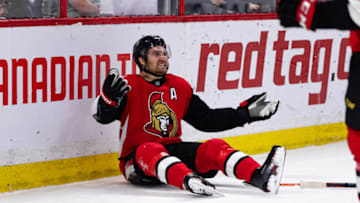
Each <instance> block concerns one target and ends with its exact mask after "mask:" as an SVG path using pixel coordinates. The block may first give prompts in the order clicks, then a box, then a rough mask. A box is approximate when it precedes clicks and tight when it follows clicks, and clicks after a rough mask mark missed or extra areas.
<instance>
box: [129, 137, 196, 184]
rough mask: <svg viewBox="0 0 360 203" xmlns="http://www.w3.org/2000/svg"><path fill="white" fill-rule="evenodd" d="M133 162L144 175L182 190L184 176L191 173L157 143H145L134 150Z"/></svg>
mask: <svg viewBox="0 0 360 203" xmlns="http://www.w3.org/2000/svg"><path fill="white" fill-rule="evenodd" d="M135 160H136V163H137V165H138V166H139V168H140V169H141V170H142V171H143V172H144V173H145V175H148V176H152V177H157V178H158V179H159V180H160V181H161V182H163V183H166V184H170V185H173V186H175V187H178V188H180V189H183V181H184V178H185V176H187V175H188V174H190V173H193V171H192V170H190V169H189V168H188V167H187V166H186V165H185V164H184V163H183V162H181V160H180V159H179V158H177V157H175V156H170V155H169V153H168V152H167V151H166V149H165V147H164V146H163V145H161V144H159V143H152V142H151V143H145V144H142V145H140V146H139V147H138V148H137V149H136V154H135Z"/></svg>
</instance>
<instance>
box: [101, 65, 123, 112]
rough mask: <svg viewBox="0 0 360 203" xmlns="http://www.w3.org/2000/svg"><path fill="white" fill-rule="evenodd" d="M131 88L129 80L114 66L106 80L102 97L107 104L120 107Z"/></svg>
mask: <svg viewBox="0 0 360 203" xmlns="http://www.w3.org/2000/svg"><path fill="white" fill-rule="evenodd" d="M129 90H130V86H128V85H127V81H126V80H124V79H123V78H122V77H121V76H120V73H119V71H118V70H117V69H115V68H112V69H110V71H109V73H108V75H107V77H106V79H105V81H104V84H103V87H102V90H101V98H102V99H103V101H104V102H105V103H106V104H107V105H109V106H113V107H119V106H120V102H121V101H122V100H123V99H124V97H125V96H126V94H127V92H128V91H129Z"/></svg>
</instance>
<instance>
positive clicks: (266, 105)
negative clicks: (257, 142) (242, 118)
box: [238, 92, 280, 122]
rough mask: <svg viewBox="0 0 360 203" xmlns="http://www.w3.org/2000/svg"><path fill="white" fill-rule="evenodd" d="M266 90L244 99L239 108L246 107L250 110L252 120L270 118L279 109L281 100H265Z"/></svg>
mask: <svg viewBox="0 0 360 203" xmlns="http://www.w3.org/2000/svg"><path fill="white" fill-rule="evenodd" d="M265 99H266V92H263V93H261V94H258V95H254V96H252V97H250V98H249V99H247V100H245V101H243V102H242V103H241V104H240V106H239V107H238V109H239V108H246V109H247V110H248V112H249V117H250V121H249V122H252V121H259V120H266V119H269V118H270V117H271V116H272V115H274V114H275V113H276V111H277V109H278V106H279V103H280V102H279V101H265Z"/></svg>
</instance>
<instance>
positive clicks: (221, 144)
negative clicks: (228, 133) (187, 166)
mask: <svg viewBox="0 0 360 203" xmlns="http://www.w3.org/2000/svg"><path fill="white" fill-rule="evenodd" d="M229 147H230V146H229V144H228V143H226V142H225V141H224V140H222V139H216V138H215V139H211V140H208V141H206V142H204V143H203V144H202V145H200V147H199V149H198V154H199V155H200V156H203V157H204V156H209V157H216V156H217V154H218V153H219V152H221V150H222V149H224V148H229Z"/></svg>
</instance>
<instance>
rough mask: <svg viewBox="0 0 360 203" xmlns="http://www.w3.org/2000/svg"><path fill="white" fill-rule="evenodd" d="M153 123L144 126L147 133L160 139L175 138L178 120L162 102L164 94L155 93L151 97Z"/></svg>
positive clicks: (150, 106)
mask: <svg viewBox="0 0 360 203" xmlns="http://www.w3.org/2000/svg"><path fill="white" fill-rule="evenodd" d="M149 109H150V111H151V122H149V123H147V124H146V125H145V126H144V129H145V131H146V132H148V133H151V134H154V135H156V136H159V137H174V135H175V132H176V128H177V119H176V116H175V114H174V112H173V111H172V110H171V109H169V107H168V106H167V105H166V103H163V101H162V93H160V92H154V93H152V94H151V95H150V97H149Z"/></svg>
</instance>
